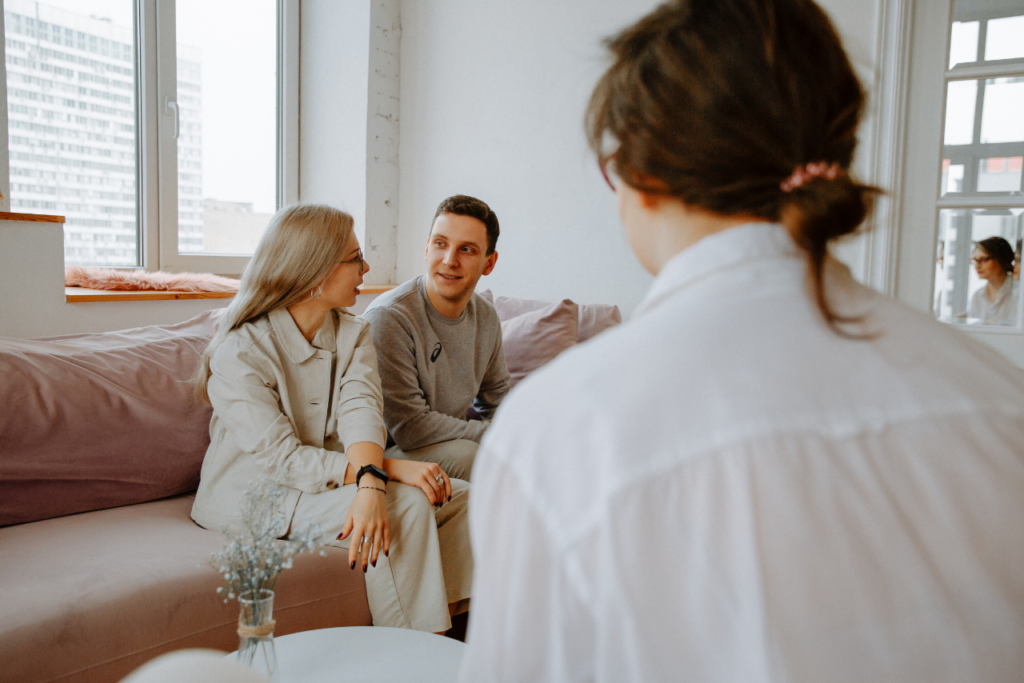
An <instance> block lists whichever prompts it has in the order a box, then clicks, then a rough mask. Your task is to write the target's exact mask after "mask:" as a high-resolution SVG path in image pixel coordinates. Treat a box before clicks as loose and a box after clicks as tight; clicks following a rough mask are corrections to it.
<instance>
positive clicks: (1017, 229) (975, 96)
mask: <svg viewBox="0 0 1024 683" xmlns="http://www.w3.org/2000/svg"><path fill="white" fill-rule="evenodd" d="M1022 35H1024V10H1022V8H1021V7H1019V6H1017V7H1014V6H1012V4H1011V5H1007V4H1005V3H993V2H990V1H984V0H956V1H955V2H954V3H953V8H952V16H951V20H950V22H949V40H948V43H949V49H948V53H949V57H948V60H947V62H946V65H947V70H946V72H945V74H944V77H943V80H944V85H945V88H944V90H945V120H944V122H943V132H942V161H941V164H942V166H941V173H940V174H939V187H938V191H937V193H936V194H937V195H938V200H937V202H936V209H937V210H938V229H937V240H936V259H935V262H936V265H935V282H934V288H933V292H934V300H933V311H934V313H935V315H936V316H937V317H938V318H939V319H940V320H943V321H945V322H950V323H956V324H970V325H989V326H1002V327H1016V326H1018V325H1019V323H1020V318H1021V315H1020V305H1019V304H1020V303H1021V302H1020V299H1021V297H1020V293H1019V291H1018V290H1019V288H1020V258H1021V238H1022V236H1024V184H1022V180H1024V175H1022V161H1024V116H1022V115H1021V112H1022V111H1024V40H1021V36H1022ZM989 252H992V253H989Z"/></svg>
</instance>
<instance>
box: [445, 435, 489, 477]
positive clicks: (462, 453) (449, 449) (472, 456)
mask: <svg viewBox="0 0 1024 683" xmlns="http://www.w3.org/2000/svg"><path fill="white" fill-rule="evenodd" d="M478 448H480V444H478V443H477V442H476V441H469V440H468V439H455V440H454V441H449V442H447V443H446V444H445V449H444V453H445V455H444V460H446V461H447V462H449V463H450V468H451V471H448V470H445V471H446V472H448V476H449V477H455V478H456V479H462V480H463V481H469V477H470V473H472V471H473V463H474V462H475V461H476V452H477V449H478Z"/></svg>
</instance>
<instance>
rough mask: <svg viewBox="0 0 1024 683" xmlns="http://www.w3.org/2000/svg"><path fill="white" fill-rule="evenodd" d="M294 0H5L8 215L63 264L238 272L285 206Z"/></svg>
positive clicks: (290, 179) (290, 157)
mask: <svg viewBox="0 0 1024 683" xmlns="http://www.w3.org/2000/svg"><path fill="white" fill-rule="evenodd" d="M297 18H298V2H297V0H222V1H220V2H216V3H203V2H201V0H38V1H36V0H5V2H4V21H5V34H6V35H5V39H6V40H5V48H6V63H7V64H6V65H7V96H8V124H9V144H10V174H11V197H10V199H11V210H12V211H23V212H31V213H56V214H62V215H65V216H66V219H67V222H66V223H65V240H64V246H65V262H66V263H68V264H83V265H100V266H108V267H146V268H149V269H152V270H157V269H160V270H175V271H181V270H198V271H208V272H217V273H226V274H237V273H240V272H241V271H242V269H243V268H244V266H245V263H246V262H247V260H248V255H251V253H252V251H253V248H254V247H255V244H256V240H257V239H258V237H259V235H260V234H261V233H262V230H263V228H264V227H265V226H266V224H267V220H268V219H269V217H270V215H271V214H272V213H273V212H274V211H275V210H276V208H277V207H278V206H280V205H281V204H283V203H286V202H290V201H294V200H295V199H296V198H297V197H296V194H297V193H296V192H295V190H294V189H293V188H295V187H296V185H297V184H296V183H295V181H294V175H295V171H296V170H297V150H296V149H294V148H295V142H296V138H297V135H296V133H295V129H296V128H297V117H296V116H294V113H295V109H296V108H297V106H296V105H292V104H291V102H290V101H289V98H291V99H295V98H296V97H297V91H298V87H297V82H296V81H297V59H296V58H297V51H298V46H297V37H298V36H297Z"/></svg>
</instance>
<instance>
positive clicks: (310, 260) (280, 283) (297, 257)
mask: <svg viewBox="0 0 1024 683" xmlns="http://www.w3.org/2000/svg"><path fill="white" fill-rule="evenodd" d="M354 222H355V221H353V219H352V216H350V215H348V214H347V213H345V212H344V211H339V210H338V209H335V208H333V207H330V206H325V205H323V204H294V205H292V206H288V207H285V208H283V209H281V210H280V211H278V212H277V213H276V214H274V217H273V218H271V219H270V224H269V225H268V226H267V229H266V231H265V232H264V233H263V237H261V238H260V242H259V244H258V245H257V246H256V252H255V253H254V254H253V255H252V260H251V261H249V265H248V266H246V268H245V272H244V273H242V282H241V284H240V285H239V287H238V294H236V295H235V298H234V299H233V300H232V301H231V305H229V306H228V307H227V310H226V311H225V312H224V317H223V318H221V320H220V324H219V325H218V326H217V332H216V334H214V335H213V339H211V340H210V344H209V346H207V347H206V351H204V352H203V357H202V359H201V361H200V364H199V368H198V370H197V371H196V375H195V397H196V399H198V400H200V401H202V402H204V403H209V402H210V395H209V393H208V392H207V382H208V381H209V379H210V359H211V358H212V357H213V354H214V353H215V352H216V351H217V347H219V346H220V345H221V343H223V341H224V339H225V338H226V337H227V336H228V333H230V332H231V331H232V330H235V329H237V328H238V327H240V326H241V325H242V324H244V323H246V322H248V321H250V320H253V319H255V318H258V317H260V316H261V315H264V314H265V313H268V312H270V311H272V310H274V309H276V308H281V307H287V306H291V305H292V304H297V303H299V302H300V301H302V300H304V299H308V298H309V297H310V295H311V292H312V290H314V289H316V288H317V287H318V286H319V285H320V284H321V283H323V281H324V280H325V279H326V278H327V276H328V275H330V273H331V270H332V269H333V268H334V266H335V264H336V263H337V260H338V254H340V253H341V250H342V249H344V248H345V246H346V245H347V244H348V241H349V239H351V237H352V227H353V225H354Z"/></svg>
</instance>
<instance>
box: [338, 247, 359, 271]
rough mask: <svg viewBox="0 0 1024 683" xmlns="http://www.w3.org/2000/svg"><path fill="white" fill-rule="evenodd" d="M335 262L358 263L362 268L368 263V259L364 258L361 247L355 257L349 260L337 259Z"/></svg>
mask: <svg viewBox="0 0 1024 683" xmlns="http://www.w3.org/2000/svg"><path fill="white" fill-rule="evenodd" d="M335 263H338V264H344V263H358V264H359V267H360V268H362V267H363V266H365V265H366V260H365V259H364V258H363V250H362V249H360V250H359V251H358V252H356V257H355V258H353V259H349V260H347V261H335Z"/></svg>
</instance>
